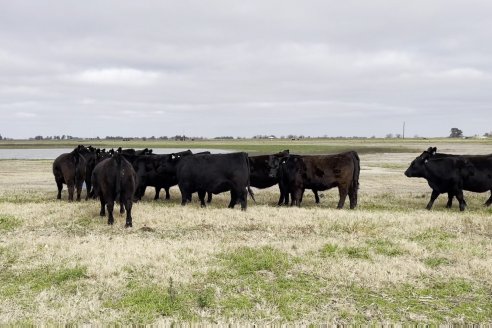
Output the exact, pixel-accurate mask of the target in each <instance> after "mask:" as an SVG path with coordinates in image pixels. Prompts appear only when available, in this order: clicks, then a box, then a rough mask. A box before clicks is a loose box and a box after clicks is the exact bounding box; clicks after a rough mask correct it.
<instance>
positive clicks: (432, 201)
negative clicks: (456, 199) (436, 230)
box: [425, 190, 439, 210]
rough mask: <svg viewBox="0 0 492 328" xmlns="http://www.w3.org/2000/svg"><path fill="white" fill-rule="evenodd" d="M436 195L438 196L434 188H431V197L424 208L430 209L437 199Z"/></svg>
mask: <svg viewBox="0 0 492 328" xmlns="http://www.w3.org/2000/svg"><path fill="white" fill-rule="evenodd" d="M437 197H439V193H438V192H437V191H435V190H432V194H431V198H430V200H429V203H428V204H427V206H426V207H425V208H426V209H428V210H430V209H431V208H432V205H434V201H435V200H436V199H437Z"/></svg>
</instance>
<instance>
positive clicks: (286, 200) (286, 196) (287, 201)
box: [284, 191, 292, 206]
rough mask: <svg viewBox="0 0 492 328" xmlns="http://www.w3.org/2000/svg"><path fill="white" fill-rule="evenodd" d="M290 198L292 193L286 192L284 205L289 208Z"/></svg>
mask: <svg viewBox="0 0 492 328" xmlns="http://www.w3.org/2000/svg"><path fill="white" fill-rule="evenodd" d="M289 196H290V193H289V192H288V191H287V192H284V205H285V206H287V205H289ZM290 198H292V197H290Z"/></svg>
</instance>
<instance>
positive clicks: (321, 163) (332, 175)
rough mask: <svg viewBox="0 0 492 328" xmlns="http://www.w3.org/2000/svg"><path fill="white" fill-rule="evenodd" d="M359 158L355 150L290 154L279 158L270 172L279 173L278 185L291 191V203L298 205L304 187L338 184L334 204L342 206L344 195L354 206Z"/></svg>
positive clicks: (317, 187)
mask: <svg viewBox="0 0 492 328" xmlns="http://www.w3.org/2000/svg"><path fill="white" fill-rule="evenodd" d="M359 173H360V160H359V155H358V154H357V153H356V152H355V151H349V152H345V153H340V154H334V155H312V156H300V155H290V156H289V157H287V158H284V159H283V160H282V161H281V162H280V166H279V167H278V172H277V170H275V168H274V169H272V171H271V175H278V177H279V186H280V188H281V189H284V191H283V192H284V193H290V195H291V197H292V202H291V205H297V206H300V205H301V202H302V196H303V193H304V190H305V189H312V190H313V191H321V190H327V189H330V188H333V187H338V192H339V195H340V199H339V201H338V205H337V208H339V209H340V208H343V206H344V204H345V199H346V197H347V195H348V196H349V199H350V208H351V209H353V208H355V207H356V206H357V192H358V189H359Z"/></svg>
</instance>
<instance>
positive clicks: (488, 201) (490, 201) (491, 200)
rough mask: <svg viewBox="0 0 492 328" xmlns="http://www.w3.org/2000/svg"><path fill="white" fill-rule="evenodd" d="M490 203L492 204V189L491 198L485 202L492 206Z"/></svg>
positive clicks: (486, 204)
mask: <svg viewBox="0 0 492 328" xmlns="http://www.w3.org/2000/svg"><path fill="white" fill-rule="evenodd" d="M490 204H492V190H491V191H490V197H489V199H487V201H486V202H485V204H484V205H485V206H490Z"/></svg>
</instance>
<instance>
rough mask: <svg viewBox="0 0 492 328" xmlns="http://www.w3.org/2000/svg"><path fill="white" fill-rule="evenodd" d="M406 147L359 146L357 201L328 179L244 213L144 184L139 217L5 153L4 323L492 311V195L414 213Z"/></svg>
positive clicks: (0, 217)
mask: <svg viewBox="0 0 492 328" xmlns="http://www.w3.org/2000/svg"><path fill="white" fill-rule="evenodd" d="M476 150H477V151H476V152H477V153H478V152H487V150H488V149H486V150H485V151H479V150H478V149H476ZM480 150H483V149H480ZM413 157H415V154H405V153H403V154H370V155H364V156H362V157H361V161H362V171H361V181H360V184H361V190H360V197H359V199H360V205H359V207H358V208H357V209H356V210H354V211H350V210H335V209H334V207H335V202H336V199H337V193H336V191H334V190H331V191H328V192H324V193H323V194H324V197H323V198H322V199H321V203H322V204H321V205H318V206H317V205H315V204H314V198H313V196H312V194H311V193H310V192H308V193H307V195H306V198H305V201H304V204H303V207H302V208H278V207H275V206H274V204H276V200H277V197H278V192H277V190H276V189H275V188H271V189H269V190H264V191H256V198H257V202H258V204H257V205H255V204H252V202H250V207H249V208H248V211H246V212H241V211H239V209H235V210H229V209H226V208H225V207H226V206H227V203H228V195H220V196H216V197H215V198H214V200H213V204H212V205H211V206H210V207H208V208H206V209H201V208H199V206H198V204H197V203H196V202H194V203H193V204H190V205H189V206H187V207H181V206H180V205H179V192H178V191H177V190H176V189H174V190H173V192H172V195H171V197H172V200H171V201H163V200H160V201H157V202H154V201H152V200H151V199H152V198H153V191H151V190H148V191H147V194H146V197H145V199H144V201H143V202H140V203H138V204H136V205H135V207H134V228H133V229H125V228H124V217H123V216H119V215H117V216H116V224H115V225H114V226H112V227H109V226H107V225H106V219H101V218H100V217H99V215H98V213H99V205H98V203H97V202H96V201H89V202H84V201H82V202H80V203H68V202H66V191H65V193H64V194H63V199H64V201H56V200H55V196H56V186H55V183H54V181H53V178H52V174H51V162H49V161H0V172H2V175H1V176H0V190H1V191H0V281H1V284H0V323H14V324H15V323H34V324H39V323H64V324H65V323H77V324H84V323H115V322H134V323H151V322H156V323H170V322H175V321H180V322H183V321H187V322H189V321H193V322H211V323H260V324H268V323H272V322H286V321H288V322H292V323H299V324H307V323H321V322H327V321H328V322H332V323H352V322H356V323H369V322H372V323H375V322H383V323H388V322H434V323H438V322H448V323H451V322H452V323H465V322H466V323H476V322H488V323H490V322H491V321H492V297H491V295H492V284H491V283H490V282H491V281H492V244H491V243H490V238H491V237H492V217H491V214H492V211H491V210H490V209H486V208H484V207H482V205H481V204H482V203H483V202H484V201H485V199H486V198H487V197H488V195H487V196H486V195H484V194H482V195H476V194H467V202H468V204H469V209H467V211H466V212H464V213H460V212H459V211H458V209H457V208H456V206H455V207H454V208H453V209H451V210H447V209H445V208H444V205H445V197H443V196H441V197H442V199H439V200H438V201H437V202H436V204H435V208H434V210H433V211H430V212H429V211H426V210H424V207H425V204H426V203H427V201H428V197H429V194H430V193H429V188H428V186H427V184H426V183H425V182H424V181H422V180H419V179H408V178H406V177H405V176H404V175H403V173H402V172H403V171H404V167H405V166H406V164H407V163H409V162H410V161H411V159H413ZM195 198H196V197H195Z"/></svg>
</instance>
